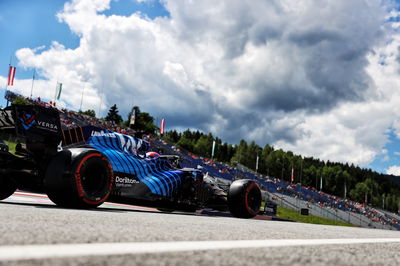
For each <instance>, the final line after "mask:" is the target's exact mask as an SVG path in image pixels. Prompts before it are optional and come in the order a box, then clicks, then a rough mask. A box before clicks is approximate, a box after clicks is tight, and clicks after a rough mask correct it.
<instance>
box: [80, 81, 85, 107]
mask: <svg viewBox="0 0 400 266" xmlns="http://www.w3.org/2000/svg"><path fill="white" fill-rule="evenodd" d="M84 91H85V86H83V89H82V96H81V105H80V107H79V110H80V111H82V102H83V92H84Z"/></svg>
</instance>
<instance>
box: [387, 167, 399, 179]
mask: <svg viewBox="0 0 400 266" xmlns="http://www.w3.org/2000/svg"><path fill="white" fill-rule="evenodd" d="M386 173H387V174H388V175H396V176H400V166H397V165H393V166H390V167H389V168H388V169H387V170H386Z"/></svg>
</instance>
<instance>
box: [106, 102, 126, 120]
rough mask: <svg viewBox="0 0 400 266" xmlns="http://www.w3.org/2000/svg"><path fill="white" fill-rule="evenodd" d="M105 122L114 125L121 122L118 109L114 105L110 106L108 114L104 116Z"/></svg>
mask: <svg viewBox="0 0 400 266" xmlns="http://www.w3.org/2000/svg"><path fill="white" fill-rule="evenodd" d="M106 120H107V121H110V122H114V123H115V124H119V123H121V122H122V117H121V116H120V115H119V114H118V107H117V105H116V104H114V105H113V106H111V108H110V110H109V111H108V114H107V116H106Z"/></svg>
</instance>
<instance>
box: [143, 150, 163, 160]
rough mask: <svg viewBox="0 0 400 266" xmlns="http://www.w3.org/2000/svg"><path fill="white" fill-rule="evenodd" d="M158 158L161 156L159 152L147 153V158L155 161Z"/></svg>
mask: <svg viewBox="0 0 400 266" xmlns="http://www.w3.org/2000/svg"><path fill="white" fill-rule="evenodd" d="M158 157H160V154H158V153H157V152H154V151H150V152H147V153H146V158H149V159H155V158H158Z"/></svg>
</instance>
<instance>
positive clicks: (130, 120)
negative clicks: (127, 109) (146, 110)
mask: <svg viewBox="0 0 400 266" xmlns="http://www.w3.org/2000/svg"><path fill="white" fill-rule="evenodd" d="M135 119H136V110H135V108H132V112H131V118H130V119H129V125H134V124H135Z"/></svg>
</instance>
